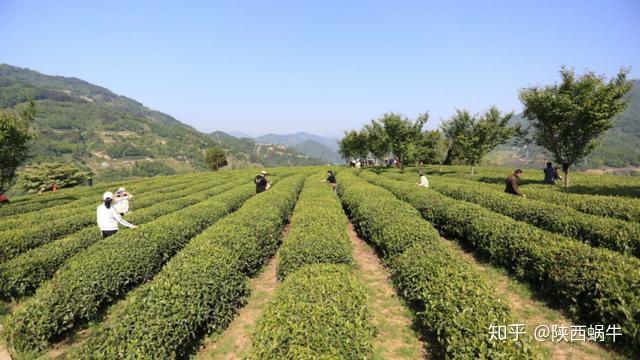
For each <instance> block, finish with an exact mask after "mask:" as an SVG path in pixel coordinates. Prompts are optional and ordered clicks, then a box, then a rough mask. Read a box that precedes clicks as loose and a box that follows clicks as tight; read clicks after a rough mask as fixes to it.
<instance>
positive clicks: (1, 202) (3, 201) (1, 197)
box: [0, 194, 9, 204]
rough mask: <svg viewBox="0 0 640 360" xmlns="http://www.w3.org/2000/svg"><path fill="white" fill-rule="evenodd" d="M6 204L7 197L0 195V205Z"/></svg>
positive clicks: (7, 201)
mask: <svg viewBox="0 0 640 360" xmlns="http://www.w3.org/2000/svg"><path fill="white" fill-rule="evenodd" d="M7 203H9V198H8V197H7V195H5V194H0V204H7Z"/></svg>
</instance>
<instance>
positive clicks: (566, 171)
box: [562, 164, 571, 189]
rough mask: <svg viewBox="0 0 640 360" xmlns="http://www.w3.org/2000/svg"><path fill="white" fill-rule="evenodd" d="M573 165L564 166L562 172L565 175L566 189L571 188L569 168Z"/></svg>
mask: <svg viewBox="0 0 640 360" xmlns="http://www.w3.org/2000/svg"><path fill="white" fill-rule="evenodd" d="M570 166H571V164H562V172H563V173H564V188H565V189H567V188H568V187H569V167H570Z"/></svg>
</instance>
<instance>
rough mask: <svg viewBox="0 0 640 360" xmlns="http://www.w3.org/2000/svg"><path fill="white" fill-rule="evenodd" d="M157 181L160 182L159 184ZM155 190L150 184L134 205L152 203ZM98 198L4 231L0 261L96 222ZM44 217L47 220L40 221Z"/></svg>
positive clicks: (1, 234)
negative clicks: (34, 223)
mask: <svg viewBox="0 0 640 360" xmlns="http://www.w3.org/2000/svg"><path fill="white" fill-rule="evenodd" d="M156 185H157V186H161V185H162V184H156ZM155 194H156V190H155V189H153V188H152V189H149V190H147V191H141V192H140V193H139V198H137V199H135V206H136V207H137V208H144V207H147V206H150V205H153V203H154V199H153V196H154V195H155ZM147 195H150V196H147ZM147 198H149V199H147ZM101 199H102V197H101V196H100V197H99V198H97V199H90V200H91V203H89V204H88V205H84V206H82V207H81V208H80V209H78V208H76V207H69V208H68V209H64V210H60V211H57V212H55V213H52V214H40V215H39V217H40V221H39V223H38V224H37V225H33V224H31V223H29V222H27V223H25V224H24V225H21V226H20V227H18V228H17V229H13V230H8V231H3V232H2V233H0V262H4V261H7V260H9V259H11V258H14V257H16V256H18V255H20V254H22V253H24V252H26V251H28V250H30V249H33V248H36V247H38V246H41V245H43V244H46V243H49V242H51V241H54V240H57V239H59V238H61V237H63V236H65V235H69V234H73V233H75V232H77V231H80V230H82V229H83V228H85V227H87V226H91V225H95V223H96V207H97V206H98V205H99V204H100V202H101V201H102V200H101ZM132 204H133V203H132ZM71 205H72V204H71ZM65 207H66V205H65ZM36 216H38V214H36ZM43 219H46V220H47V221H42V220H43Z"/></svg>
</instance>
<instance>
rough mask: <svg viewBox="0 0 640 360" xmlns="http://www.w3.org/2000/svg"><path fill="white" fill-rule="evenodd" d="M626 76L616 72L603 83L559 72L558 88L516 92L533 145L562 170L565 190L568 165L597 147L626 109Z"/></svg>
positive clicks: (589, 75)
mask: <svg viewBox="0 0 640 360" xmlns="http://www.w3.org/2000/svg"><path fill="white" fill-rule="evenodd" d="M628 72H629V71H628V70H627V69H622V70H620V72H619V73H618V74H617V75H616V76H615V77H614V78H612V79H610V80H608V81H607V79H606V78H605V77H604V76H599V75H596V74H595V73H594V72H592V71H587V72H585V73H584V74H582V75H576V74H575V72H574V71H573V70H570V69H567V68H565V67H562V69H561V70H560V77H561V79H562V81H561V82H560V84H557V83H556V84H553V85H547V86H544V87H529V88H525V89H523V90H522V91H520V100H521V101H522V103H523V104H524V116H525V118H526V119H527V120H528V121H529V122H530V124H531V126H532V128H533V135H532V136H533V139H534V140H535V142H536V144H538V145H540V146H542V147H544V148H545V149H547V150H548V151H549V152H551V154H553V157H554V159H555V161H556V162H558V163H560V164H562V171H563V172H564V174H565V177H564V181H565V187H567V186H569V169H570V167H571V165H573V164H575V163H576V162H577V161H579V160H581V159H583V158H584V157H585V156H587V155H589V154H590V153H591V152H592V151H593V150H594V149H595V148H596V147H597V146H598V145H599V141H598V140H599V138H600V137H601V136H602V135H603V134H604V133H605V132H606V131H607V130H608V129H610V128H611V127H612V126H613V117H614V116H616V115H617V114H619V113H621V112H622V111H624V109H625V108H626V106H627V100H626V98H625V94H627V93H628V92H629V90H631V86H632V83H631V82H630V81H628V80H627V74H628Z"/></svg>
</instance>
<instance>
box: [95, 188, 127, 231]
mask: <svg viewBox="0 0 640 360" xmlns="http://www.w3.org/2000/svg"><path fill="white" fill-rule="evenodd" d="M102 200H103V201H104V203H102V204H100V206H98V209H97V211H96V217H97V220H98V227H99V228H100V231H101V232H102V238H103V239H104V238H107V237H109V236H111V235H113V234H115V233H117V232H118V224H121V225H122V226H126V227H129V228H132V229H135V228H137V226H136V225H133V224H131V223H129V222H128V221H126V220H124V219H123V218H122V216H120V214H119V213H118V212H117V211H116V209H115V207H114V206H113V205H112V204H111V203H112V202H113V193H111V192H109V191H107V192H106V193H104V195H102Z"/></svg>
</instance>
